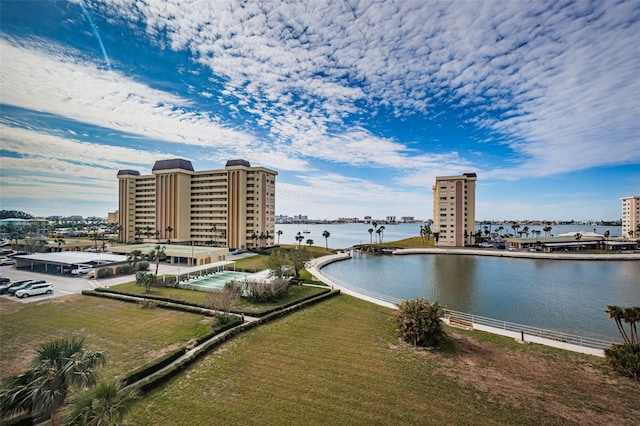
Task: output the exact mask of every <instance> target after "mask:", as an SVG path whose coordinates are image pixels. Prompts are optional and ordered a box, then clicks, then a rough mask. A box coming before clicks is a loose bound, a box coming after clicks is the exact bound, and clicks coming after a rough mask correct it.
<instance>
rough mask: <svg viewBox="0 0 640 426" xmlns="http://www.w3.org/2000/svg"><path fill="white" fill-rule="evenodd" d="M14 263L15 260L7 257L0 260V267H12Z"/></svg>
mask: <svg viewBox="0 0 640 426" xmlns="http://www.w3.org/2000/svg"><path fill="white" fill-rule="evenodd" d="M15 263H16V260H15V259H9V258H8V257H7V258H4V259H0V266H2V265H13V264H15Z"/></svg>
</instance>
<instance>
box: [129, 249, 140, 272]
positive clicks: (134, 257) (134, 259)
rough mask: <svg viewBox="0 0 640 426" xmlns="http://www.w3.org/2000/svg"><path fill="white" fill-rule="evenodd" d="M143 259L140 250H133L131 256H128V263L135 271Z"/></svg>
mask: <svg viewBox="0 0 640 426" xmlns="http://www.w3.org/2000/svg"><path fill="white" fill-rule="evenodd" d="M141 259H142V252H141V251H140V250H131V252H130V253H129V254H127V262H129V263H130V264H131V266H133V270H134V271H135V270H136V266H138V262H139V261H140V260H141Z"/></svg>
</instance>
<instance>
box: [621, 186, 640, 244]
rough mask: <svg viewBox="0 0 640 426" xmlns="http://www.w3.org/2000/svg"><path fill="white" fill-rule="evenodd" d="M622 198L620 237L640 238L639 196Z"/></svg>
mask: <svg viewBox="0 0 640 426" xmlns="http://www.w3.org/2000/svg"><path fill="white" fill-rule="evenodd" d="M621 200H622V237H624V238H640V196H638V195H636V196H633V197H624V198H621Z"/></svg>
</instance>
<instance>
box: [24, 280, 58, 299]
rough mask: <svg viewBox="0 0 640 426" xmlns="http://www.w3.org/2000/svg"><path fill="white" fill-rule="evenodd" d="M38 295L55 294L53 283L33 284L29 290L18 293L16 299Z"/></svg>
mask: <svg viewBox="0 0 640 426" xmlns="http://www.w3.org/2000/svg"><path fill="white" fill-rule="evenodd" d="M37 294H53V285H52V284H51V283H47V282H45V283H40V284H33V285H32V286H31V287H29V288H25V289H22V290H18V291H16V297H19V298H21V299H22V298H25V297H29V296H35V295H37Z"/></svg>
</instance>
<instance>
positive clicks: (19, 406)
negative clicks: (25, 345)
mask: <svg viewBox="0 0 640 426" xmlns="http://www.w3.org/2000/svg"><path fill="white" fill-rule="evenodd" d="M104 363H105V358H104V355H103V354H102V353H101V352H92V351H89V350H88V349H86V347H85V343H84V339H78V338H75V337H73V338H71V340H69V339H60V340H53V341H50V342H47V343H44V344H43V345H42V346H41V347H40V349H39V350H38V352H37V354H36V355H35V356H34V358H33V360H32V361H31V369H30V370H29V371H27V372H26V373H23V374H20V375H18V376H12V377H9V378H7V379H6V384H7V387H6V388H5V389H3V390H2V391H1V392H0V415H3V416H7V415H14V414H17V413H20V412H28V413H30V415H34V416H47V417H50V418H51V424H52V425H53V426H57V425H59V424H60V422H61V415H62V407H63V405H64V402H65V400H66V399H67V395H68V393H69V391H70V389H71V387H73V386H77V387H86V386H93V385H94V384H95V382H96V377H95V372H94V369H95V368H96V367H98V366H100V365H104Z"/></svg>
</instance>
